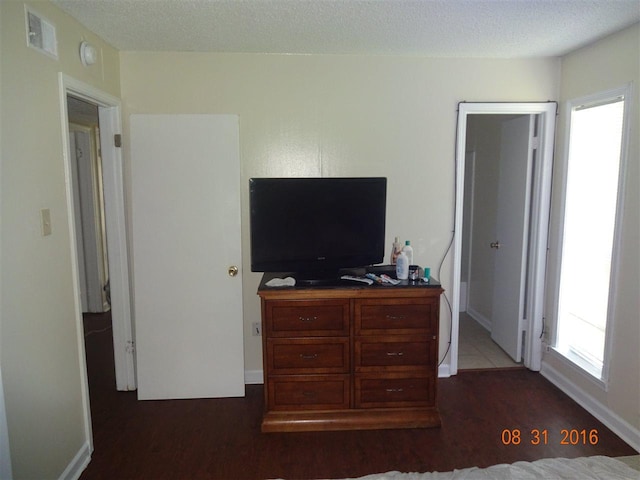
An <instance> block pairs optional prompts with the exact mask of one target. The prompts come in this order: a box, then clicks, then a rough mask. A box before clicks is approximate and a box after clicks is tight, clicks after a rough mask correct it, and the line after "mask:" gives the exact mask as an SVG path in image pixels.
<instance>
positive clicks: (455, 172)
mask: <svg viewBox="0 0 640 480" xmlns="http://www.w3.org/2000/svg"><path fill="white" fill-rule="evenodd" d="M462 103H464V102H462ZM456 112H460V104H458V108H457V109H456ZM459 122H460V119H458V120H457V121H456V134H455V139H454V141H455V143H454V148H453V229H452V230H451V240H449V244H448V245H447V248H446V249H445V251H444V254H443V255H442V260H440V264H439V265H438V278H437V279H436V280H438V283H442V282H440V275H441V272H442V265H444V261H445V259H446V258H447V256H448V255H449V252H450V251H451V246H452V245H453V241H454V240H455V238H456V228H455V225H456V209H457V208H458V123H459ZM442 296H443V297H444V301H445V302H447V308H448V309H449V318H450V321H449V341H448V342H447V349H446V350H445V351H444V355H443V356H442V360H439V361H438V367H439V366H440V365H442V363H443V362H444V360H445V358H447V355H449V350H451V342H452V341H453V308H452V307H451V302H450V301H449V297H447V293H446V292H444V293H443V294H442Z"/></svg>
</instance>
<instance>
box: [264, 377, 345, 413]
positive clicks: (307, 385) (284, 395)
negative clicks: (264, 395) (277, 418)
mask: <svg viewBox="0 0 640 480" xmlns="http://www.w3.org/2000/svg"><path fill="white" fill-rule="evenodd" d="M268 386H269V407H270V409H272V410H281V411H283V410H342V409H348V408H349V407H350V396H349V391H350V383H349V375H305V376H274V377H271V378H270V379H269V385H268Z"/></svg>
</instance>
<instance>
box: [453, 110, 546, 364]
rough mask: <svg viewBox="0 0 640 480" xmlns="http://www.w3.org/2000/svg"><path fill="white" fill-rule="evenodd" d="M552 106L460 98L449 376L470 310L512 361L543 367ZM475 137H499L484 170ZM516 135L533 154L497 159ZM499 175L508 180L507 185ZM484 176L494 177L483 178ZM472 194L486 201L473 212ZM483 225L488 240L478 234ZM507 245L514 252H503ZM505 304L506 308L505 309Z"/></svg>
mask: <svg viewBox="0 0 640 480" xmlns="http://www.w3.org/2000/svg"><path fill="white" fill-rule="evenodd" d="M555 112H556V104H555V103H549V102H547V103H462V104H460V108H459V114H458V137H457V143H456V152H457V153H456V213H455V216H456V218H455V232H456V235H455V239H454V256H453V259H454V278H453V286H452V314H453V315H452V327H451V329H452V335H451V339H452V340H451V357H450V364H449V367H450V374H452V375H453V374H455V373H457V370H458V368H460V365H459V355H460V346H461V345H460V326H461V323H462V322H465V321H466V320H469V318H468V317H467V315H468V313H467V311H468V310H471V312H472V314H474V315H475V316H476V317H478V319H480V320H481V321H484V324H485V325H484V326H483V327H480V330H483V329H484V330H486V329H487V327H489V328H490V329H491V332H490V335H491V339H492V341H493V342H495V343H497V344H499V345H500V350H504V351H505V352H507V353H508V354H509V357H511V359H512V362H513V363H515V364H518V363H519V362H522V364H523V365H524V366H526V367H527V368H530V369H532V370H539V369H540V362H541V357H542V350H541V349H542V339H541V334H542V328H543V318H542V311H543V304H544V299H543V294H544V272H545V265H546V262H545V259H546V246H547V228H548V218H549V205H550V193H551V167H552V159H553V139H554V130H555ZM482 129H486V130H482ZM490 131H493V133H490ZM474 135H476V136H477V137H478V142H480V143H482V142H486V141H488V139H487V136H493V137H494V140H492V142H493V143H494V146H493V147H492V148H493V149H494V152H493V153H489V154H486V157H492V158H494V159H496V162H495V163H494V164H493V165H489V168H487V169H485V171H484V172H482V171H479V170H482V169H480V168H478V166H479V162H480V161H486V160H485V159H483V158H481V155H482V156H483V157H484V156H485V153H486V152H480V149H479V145H480V143H478V142H476V144H475V146H473V145H472V144H469V145H468V142H467V140H468V138H470V137H473V136H474ZM518 136H521V137H522V138H521V140H520V142H524V143H525V147H526V148H525V150H526V151H527V152H528V153H526V155H525V157H526V158H525V160H524V162H523V163H519V162H507V164H506V165H505V164H504V162H503V163H502V164H500V163H499V158H500V157H503V158H506V157H508V155H503V154H501V153H500V150H501V149H504V148H507V149H508V148H513V146H512V145H510V144H511V143H513V142H512V140H513V139H514V138H516V137H518ZM482 167H483V168H484V167H487V165H484V164H483V165H482ZM474 169H475V172H474ZM503 170H507V171H503ZM500 173H502V174H503V179H507V181H505V182H503V183H504V185H502V186H500V185H499V180H500V176H501V175H500ZM481 174H484V175H485V177H488V180H489V181H487V182H486V183H483V182H479V177H480V176H481ZM485 180H486V179H485ZM492 181H493V182H494V184H493V185H492V184H491V182H492ZM474 189H475V191H474ZM478 190H480V191H478ZM483 192H484V193H483ZM482 195H484V197H485V198H484V200H483V201H481V199H482ZM465 197H467V204H466V205H467V209H466V211H465ZM499 197H502V198H499ZM474 198H475V201H476V202H481V205H476V207H482V208H476V209H475V211H474V208H473V207H471V208H470V207H469V200H470V199H474ZM515 202H518V203H517V205H515ZM483 208H484V211H483ZM505 210H506V212H505ZM514 210H518V211H520V214H521V217H520V218H519V219H518V221H514V219H513V217H512V216H511V214H512V213H513V211H514ZM465 213H466V214H465ZM505 229H506V233H504V237H503V239H502V240H501V239H499V238H497V237H496V235H497V233H496V232H500V231H503V230H505ZM483 230H484V236H485V237H486V238H484V237H483V236H482V235H479V233H480V232H482V231H483ZM471 232H473V233H471ZM501 235H502V234H501ZM508 250H511V253H510V254H509V255H506V254H505V255H503V252H505V253H506V252H507V251H508ZM495 252H500V256H502V258H503V259H502V260H498V259H497V258H496V257H498V255H495V254H494V253H495ZM474 257H475V265H474ZM483 275H488V276H487V277H485V278H483ZM514 278H515V279H517V281H514V280H513V279H514ZM469 305H471V309H469V308H468V307H469ZM505 307H509V308H506V310H505V311H504V312H502V313H500V312H499V310H501V309H505ZM483 312H489V313H488V315H486V313H485V314H484V315H483V314H482V313H483ZM514 312H515V313H514ZM478 313H480V314H478ZM498 317H500V318H502V320H498ZM498 323H502V325H501V326H500V328H496V325H497V324H498Z"/></svg>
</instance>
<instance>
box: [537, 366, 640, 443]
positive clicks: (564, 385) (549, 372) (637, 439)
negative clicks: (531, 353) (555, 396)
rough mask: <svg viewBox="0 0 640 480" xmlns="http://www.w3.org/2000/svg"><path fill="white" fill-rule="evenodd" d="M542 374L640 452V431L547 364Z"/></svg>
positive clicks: (543, 367) (541, 371)
mask: <svg viewBox="0 0 640 480" xmlns="http://www.w3.org/2000/svg"><path fill="white" fill-rule="evenodd" d="M540 373H541V374H542V376H543V377H545V378H546V379H547V380H549V381H550V382H551V383H553V384H554V385H555V386H556V387H558V388H559V389H560V390H562V391H563V392H564V393H566V394H567V395H568V396H569V397H571V398H572V399H573V400H575V401H576V403H578V404H579V405H580V406H581V407H582V408H584V409H585V410H586V411H588V412H589V413H590V414H591V415H593V416H594V417H596V418H597V419H598V420H600V421H601V422H602V423H604V424H605V425H606V426H607V427H608V428H610V429H611V430H612V431H613V432H614V433H615V434H616V435H618V436H619V437H620V438H621V439H622V440H624V441H625V442H627V443H628V444H629V445H630V446H631V447H632V448H633V449H635V450H636V451H637V452H640V430H639V429H638V428H636V427H634V426H633V425H631V424H630V423H629V422H627V421H626V420H624V419H623V418H622V417H620V415H618V414H617V413H615V412H614V411H612V410H611V409H610V408H609V407H607V406H606V405H604V404H602V403H600V402H599V401H598V400H596V399H595V398H593V397H592V396H591V395H589V394H588V393H587V392H585V391H584V390H583V389H581V388H580V387H578V386H577V385H576V384H575V383H573V382H572V381H571V380H569V379H568V378H567V377H566V376H564V375H563V374H562V373H560V372H559V371H558V370H556V369H555V368H553V367H552V366H550V365H549V364H548V363H546V362H542V369H541V370H540Z"/></svg>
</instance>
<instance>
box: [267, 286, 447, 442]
mask: <svg viewBox="0 0 640 480" xmlns="http://www.w3.org/2000/svg"><path fill="white" fill-rule="evenodd" d="M274 276H275V277H282V276H285V274H265V275H264V277H263V279H262V282H261V284H260V287H259V289H258V295H259V296H260V298H261V304H262V334H263V358H264V392H265V413H264V417H263V421H262V431H263V432H290V431H314V430H352V429H353V430H357V429H382V428H415V427H437V426H439V425H440V416H439V414H438V409H437V406H436V385H437V367H438V366H437V363H438V329H439V322H438V317H439V311H440V295H441V293H442V288H441V287H440V285H439V284H437V283H431V284H429V285H427V284H419V283H418V284H413V283H410V282H406V281H405V282H403V284H401V285H398V286H383V285H372V286H368V285H366V284H359V283H357V284H355V285H353V284H351V283H346V282H341V283H340V285H336V286H329V287H324V286H323V287H281V288H280V287H279V288H270V287H266V286H265V283H266V282H267V281H268V280H269V279H270V278H272V277H274Z"/></svg>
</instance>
